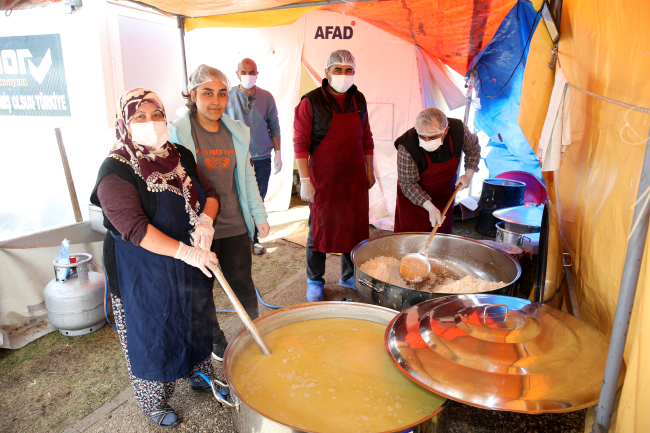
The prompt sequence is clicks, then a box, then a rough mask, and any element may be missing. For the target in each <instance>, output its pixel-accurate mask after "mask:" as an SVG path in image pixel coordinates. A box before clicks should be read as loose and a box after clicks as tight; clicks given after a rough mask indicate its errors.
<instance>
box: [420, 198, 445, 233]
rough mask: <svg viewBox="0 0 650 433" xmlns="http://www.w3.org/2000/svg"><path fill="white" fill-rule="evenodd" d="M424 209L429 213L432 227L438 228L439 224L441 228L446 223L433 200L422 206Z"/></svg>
mask: <svg viewBox="0 0 650 433" xmlns="http://www.w3.org/2000/svg"><path fill="white" fill-rule="evenodd" d="M422 207H423V208H425V209H426V210H427V211H428V212H429V221H430V222H431V225H432V226H434V227H435V226H436V224H438V225H439V226H441V225H442V223H443V222H444V221H445V219H444V218H443V217H442V214H441V213H440V211H439V210H438V208H437V207H435V206H434V205H433V203H431V200H427V201H425V202H424V204H423V205H422Z"/></svg>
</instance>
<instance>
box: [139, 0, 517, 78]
mask: <svg viewBox="0 0 650 433" xmlns="http://www.w3.org/2000/svg"><path fill="white" fill-rule="evenodd" d="M273 2H274V1H271V0H265V1H262V2H259V3H258V4H257V5H256V7H253V6H252V5H251V3H252V2H250V1H243V2H241V3H237V6H236V7H235V6H234V5H232V4H231V2H230V1H225V0H196V1H192V2H191V3H187V2H183V1H180V2H179V1H176V0H146V1H144V3H147V4H150V5H153V6H156V7H159V8H160V9H163V10H165V11H168V12H173V13H183V14H185V15H188V16H193V17H206V18H205V19H202V20H188V22H187V28H186V29H187V30H188V31H189V30H192V29H195V28H200V27H233V26H237V27H270V26H274V25H286V24H290V23H291V22H293V20H297V19H298V18H300V16H302V15H301V14H300V13H298V14H297V13H296V9H281V10H274V11H266V12H254V13H250V12H251V11H255V10H259V9H261V8H263V7H270V3H273ZM222 3H223V4H222ZM225 3H228V4H229V6H227V5H225ZM275 3H278V4H279V3H286V2H284V1H280V0H275ZM516 3H517V2H516V0H424V1H423V0H382V1H370V2H358V3H352V4H347V3H346V4H340V5H330V6H323V9H324V10H330V11H334V12H339V13H343V14H345V15H346V16H349V17H356V18H358V19H360V20H363V21H365V22H367V23H370V24H372V25H374V26H376V27H379V28H380V29H382V30H385V31H387V32H389V33H391V34H393V35H395V36H397V37H399V38H402V39H405V40H407V41H409V42H412V43H413V44H415V45H418V46H420V47H422V49H424V50H425V51H426V52H427V53H429V54H430V55H431V56H432V57H433V58H436V59H440V60H441V61H442V62H443V63H445V64H446V65H448V66H449V67H451V68H453V69H454V70H455V71H456V72H458V73H460V74H462V75H465V72H467V66H468V65H469V62H470V61H471V60H472V58H473V57H474V56H475V55H476V54H478V52H479V51H480V50H481V49H482V48H483V47H485V46H486V45H487V44H488V43H489V42H490V40H491V39H492V37H493V36H494V33H496V31H497V28H498V27H499V25H500V24H501V21H503V18H504V17H505V16H506V14H507V13H508V12H509V11H510V9H512V7H513V6H514V5H515V4H516ZM190 6H191V9H188V8H189V7H190ZM301 10H302V13H307V12H309V11H310V10H312V8H301ZM233 12H240V13H238V14H233V15H223V14H232V13H233ZM245 12H249V13H245ZM216 14H220V15H218V16H214V15H216ZM210 15H213V16H210ZM386 64H387V67H389V65H390V59H386Z"/></svg>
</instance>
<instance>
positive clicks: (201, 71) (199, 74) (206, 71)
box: [188, 65, 230, 90]
mask: <svg viewBox="0 0 650 433" xmlns="http://www.w3.org/2000/svg"><path fill="white" fill-rule="evenodd" d="M213 80H217V81H221V82H222V83H223V84H225V85H226V88H227V89H228V90H230V82H229V81H228V77H226V74H224V73H223V72H221V71H220V70H218V69H216V68H213V67H211V66H207V65H200V66H199V67H198V68H196V69H195V70H194V72H192V74H191V75H190V78H189V81H190V82H189V85H188V89H189V90H192V89H196V88H197V87H199V86H200V85H201V84H205V83H207V82H208V81H213Z"/></svg>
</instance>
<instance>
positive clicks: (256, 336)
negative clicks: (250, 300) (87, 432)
mask: <svg viewBox="0 0 650 433" xmlns="http://www.w3.org/2000/svg"><path fill="white" fill-rule="evenodd" d="M210 270H211V271H212V273H213V274H214V276H215V278H216V279H217V281H219V284H221V288H222V289H223V291H224V292H225V293H226V296H228V299H229V300H230V303H231V304H232V306H233V307H235V311H236V312H237V315H238V316H239V318H240V319H241V321H242V322H244V326H246V328H247V329H248V330H249V331H250V333H251V335H252V336H253V340H255V343H257V345H258V346H259V347H260V350H261V351H262V353H263V354H264V355H270V354H271V349H270V348H269V346H268V345H267V344H266V341H264V339H263V338H262V335H261V334H260V333H259V331H258V330H257V328H256V327H255V324H254V323H253V321H252V320H251V318H250V317H249V316H248V313H246V310H245V309H244V306H243V305H242V304H241V302H239V299H237V296H236V295H235V293H234V292H233V291H232V289H231V288H230V284H228V281H226V279H225V278H224V277H223V273H221V268H220V267H219V265H214V266H211V267H210Z"/></svg>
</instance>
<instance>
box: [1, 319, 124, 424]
mask: <svg viewBox="0 0 650 433" xmlns="http://www.w3.org/2000/svg"><path fill="white" fill-rule="evenodd" d="M126 386H128V378H127V372H126V362H125V360H124V355H123V353H122V350H121V348H120V345H119V341H118V338H117V333H116V332H115V331H114V330H113V328H111V327H110V326H108V325H107V326H105V327H104V328H102V329H101V330H99V331H97V332H95V333H92V334H89V335H84V336H80V337H65V336H63V335H61V334H60V333H59V332H57V331H55V332H52V333H50V334H48V335H46V336H44V337H42V338H40V339H38V340H35V341H33V342H31V343H29V344H28V345H27V346H25V347H23V348H22V349H18V350H5V349H3V350H0V407H1V408H2V413H3V414H4V416H2V417H0V431H3V432H32V431H63V430H65V429H66V428H69V427H71V425H69V424H70V423H71V422H72V421H76V420H79V419H82V418H84V417H85V416H87V415H88V414H90V413H91V412H92V411H94V410H96V409H97V408H98V407H100V406H101V405H102V404H104V403H105V402H107V401H109V400H111V399H112V398H114V397H115V396H116V395H117V394H119V393H120V392H121V391H122V390H123V389H124V388H125V387H126ZM14 417H16V418H17V419H16V420H15V421H11V420H12V419H13V418H14ZM69 419H71V420H70V421H68V422H67V423H64V421H66V420H69Z"/></svg>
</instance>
